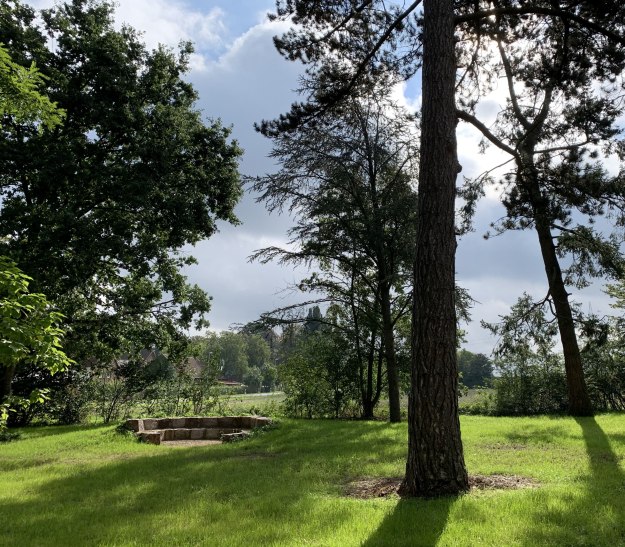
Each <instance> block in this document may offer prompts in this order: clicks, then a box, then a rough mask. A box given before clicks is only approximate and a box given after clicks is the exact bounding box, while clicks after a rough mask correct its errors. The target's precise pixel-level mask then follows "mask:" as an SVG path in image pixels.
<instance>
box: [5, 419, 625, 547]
mask: <svg viewBox="0 0 625 547" xmlns="http://www.w3.org/2000/svg"><path fill="white" fill-rule="evenodd" d="M462 429H463V440H464V445H465V454H466V460H467V465H468V467H469V472H470V473H472V474H495V473H497V474H514V475H522V476H526V477H530V478H533V479H535V480H536V481H538V482H539V483H540V486H539V487H538V488H534V489H524V490H508V491H503V490H501V491H475V492H472V493H470V494H468V495H465V496H462V497H460V498H455V499H454V498H443V499H436V500H399V499H398V498H385V499H373V500H357V499H352V498H348V497H345V496H344V487H345V485H346V484H347V483H348V482H349V481H351V480H354V479H357V478H360V477H364V476H368V477H376V476H379V477H383V476H401V475H402V473H403V469H404V462H405V456H406V426H405V424H399V425H389V424H386V423H380V422H333V421H312V422H307V421H288V420H284V421H282V422H281V423H280V424H279V426H278V427H277V428H276V429H273V430H270V431H267V432H265V433H263V434H260V435H258V436H257V437H254V438H252V439H250V440H247V441H243V442H240V443H235V444H231V445H220V446H202V447H192V448H178V447H165V446H152V445H147V444H141V443H138V442H136V441H135V440H134V438H132V437H130V436H124V435H120V434H118V433H116V432H115V430H114V428H113V427H104V426H99V427H88V428H87V427H57V428H33V429H26V430H24V432H23V435H22V438H21V440H19V441H16V442H12V443H9V444H4V445H0V519H1V524H0V530H1V533H0V544H1V545H11V546H28V545H36V546H45V545H63V546H65V545H248V546H249V545H252V546H253V545H285V546H287V545H289V546H290V545H324V546H325V545H337V546H338V545H340V546H344V545H371V546H373V545H449V546H452V545H453V546H456V545H493V546H495V545H496V546H504V545H505V546H508V545H523V546H534V545H606V546H607V545H609V546H618V545H625V503H624V502H623V500H624V499H625V415H623V414H612V415H604V416H600V417H598V418H596V419H595V420H592V419H582V420H574V419H571V418H545V417H538V418H484V417H475V416H468V417H464V418H463V420H462Z"/></svg>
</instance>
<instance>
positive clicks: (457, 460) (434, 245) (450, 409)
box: [402, 0, 468, 496]
mask: <svg viewBox="0 0 625 547" xmlns="http://www.w3.org/2000/svg"><path fill="white" fill-rule="evenodd" d="M455 76H456V60H455V42H454V11H453V0H425V2H424V32H423V72H422V81H423V92H422V97H423V106H422V125H421V162H420V173H419V198H418V209H417V212H418V214H417V242H416V245H417V250H416V263H415V276H414V307H413V335H412V346H413V357H412V359H413V363H412V379H411V391H410V405H409V411H408V413H409V416H408V460H407V463H406V477H405V479H404V482H403V485H402V489H403V491H404V492H405V493H406V494H408V495H413V496H439V495H446V494H457V493H459V492H462V491H465V490H467V489H468V476H467V471H466V468H465V465H464V454H463V450H462V441H461V438H460V421H459V417H458V373H457V363H456V360H457V356H456V310H455V305H454V285H455V252H456V236H455V227H454V202H455V196H456V176H457V174H458V172H459V169H460V166H459V164H458V158H457V145H456V122H457V118H456V108H455V91H454V86H455Z"/></svg>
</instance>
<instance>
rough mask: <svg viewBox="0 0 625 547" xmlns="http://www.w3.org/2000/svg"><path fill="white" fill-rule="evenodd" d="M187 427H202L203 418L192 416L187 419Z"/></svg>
mask: <svg viewBox="0 0 625 547" xmlns="http://www.w3.org/2000/svg"><path fill="white" fill-rule="evenodd" d="M185 427H189V428H192V429H195V428H198V427H202V418H197V417H195V416H194V417H191V418H187V419H186V420H185Z"/></svg>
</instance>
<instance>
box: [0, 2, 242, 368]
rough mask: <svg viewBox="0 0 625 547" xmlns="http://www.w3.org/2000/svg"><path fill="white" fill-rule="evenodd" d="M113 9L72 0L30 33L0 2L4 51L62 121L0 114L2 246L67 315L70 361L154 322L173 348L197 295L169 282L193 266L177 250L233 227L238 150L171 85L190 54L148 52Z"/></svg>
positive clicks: (142, 338) (147, 333)
mask: <svg viewBox="0 0 625 547" xmlns="http://www.w3.org/2000/svg"><path fill="white" fill-rule="evenodd" d="M113 14H114V13H113V6H112V4H111V3H109V2H106V1H102V2H100V1H96V2H92V1H87V0H72V1H71V2H67V3H66V4H63V5H60V6H58V7H55V8H53V9H52V10H45V11H42V12H41V17H42V22H41V26H38V24H37V23H36V21H35V16H36V13H35V12H34V11H33V10H32V9H30V8H29V7H27V6H25V5H23V4H21V3H20V2H19V0H1V1H0V36H2V39H3V41H4V42H5V44H6V47H7V50H8V51H9V52H10V53H11V55H12V56H13V59H14V61H15V62H18V63H20V64H22V65H24V66H30V63H31V61H35V62H36V63H37V67H38V68H39V70H40V71H41V74H42V75H44V76H45V78H46V80H45V82H46V87H45V91H46V92H47V93H48V95H49V97H50V99H51V100H53V101H56V102H57V103H58V105H59V106H60V107H62V108H63V109H64V110H65V113H66V114H65V123H64V124H63V126H62V127H57V128H56V129H54V131H48V132H40V131H38V127H37V124H36V123H30V122H29V121H24V120H19V119H17V118H16V117H14V116H4V117H3V119H2V122H1V123H2V126H1V128H2V133H3V138H2V139H1V140H0V164H1V165H2V169H1V171H0V195H1V201H2V205H1V207H0V233H1V234H2V235H3V236H8V237H7V239H6V240H3V243H2V245H1V247H2V249H1V250H2V252H3V253H5V254H7V255H9V256H11V257H12V258H13V259H14V260H15V261H16V262H17V263H18V264H19V265H20V267H21V268H23V270H24V271H25V272H26V273H27V274H28V275H30V276H31V277H32V278H33V282H32V284H33V288H34V289H35V290H37V291H43V292H45V293H46V294H47V296H48V297H49V298H50V299H51V300H52V301H54V303H55V304H56V305H57V306H58V307H59V308H60V310H61V311H62V312H63V313H64V315H65V316H66V317H67V323H68V325H69V326H70V327H71V332H70V335H69V337H68V349H69V350H71V351H72V354H73V356H76V357H77V358H78V357H83V356H85V355H89V354H92V353H93V352H94V350H93V348H94V347H95V348H97V349H98V350H99V351H100V352H101V354H102V355H103V358H104V359H106V358H107V355H106V350H107V349H108V350H109V354H115V353H119V352H121V350H122V349H125V348H122V346H124V345H128V344H130V342H131V341H132V342H133V344H132V345H134V346H135V348H136V349H140V348H141V346H142V345H143V346H144V347H145V345H149V344H150V343H159V342H160V341H159V340H154V337H155V336H156V335H155V334H154V330H155V325H156V324H158V328H157V329H156V330H158V329H160V334H162V335H163V336H165V335H167V336H169V337H170V338H171V337H173V338H174V339H179V338H180V328H185V327H187V326H189V325H190V324H191V322H192V320H193V319H194V318H195V319H198V318H199V319H200V320H201V319H202V317H203V314H204V313H205V312H207V311H208V309H209V306H210V304H209V298H208V297H207V295H206V294H204V293H203V292H202V291H201V290H200V289H199V288H198V287H196V286H189V285H188V284H187V282H186V279H185V278H184V276H183V275H182V274H181V273H180V269H181V267H182V266H184V265H185V264H189V263H192V262H193V258H192V257H190V256H186V255H183V254H182V253H181V252H180V251H181V249H182V247H183V246H184V245H187V244H193V243H196V242H198V241H200V240H201V239H204V238H207V237H210V236H211V235H212V234H213V233H214V232H215V229H216V227H215V223H216V219H223V220H226V221H229V222H233V223H235V222H236V218H235V216H234V213H233V207H234V205H235V203H236V201H237V200H238V198H239V196H240V193H241V190H240V185H239V179H238V174H237V162H238V158H239V156H240V154H241V151H240V149H239V148H238V147H237V145H236V143H233V142H229V140H228V136H229V131H228V130H227V129H225V128H224V127H222V126H221V124H220V123H219V122H215V121H211V122H208V123H206V122H205V121H204V120H203V119H202V116H201V115H200V113H199V112H198V111H197V110H195V109H194V102H195V100H196V99H197V94H196V92H195V90H194V89H193V87H192V86H191V85H190V84H189V83H187V82H185V81H184V79H183V75H184V73H185V72H186V70H187V68H188V60H189V55H190V54H191V52H192V48H191V46H190V45H189V44H184V45H183V46H182V48H181V49H180V51H178V52H173V51H170V50H168V49H166V48H163V47H159V48H158V49H156V50H154V51H148V50H147V49H146V47H145V46H144V44H142V43H141V41H140V39H139V36H138V34H137V33H136V32H135V31H134V30H133V29H131V28H129V27H122V28H121V29H120V30H115V28H114V26H113ZM50 36H51V37H52V38H53V40H54V47H53V48H52V49H49V48H48V47H47V42H48V40H49V37H50ZM163 294H168V295H169V296H168V299H164V298H163ZM158 334H159V333H157V335H158Z"/></svg>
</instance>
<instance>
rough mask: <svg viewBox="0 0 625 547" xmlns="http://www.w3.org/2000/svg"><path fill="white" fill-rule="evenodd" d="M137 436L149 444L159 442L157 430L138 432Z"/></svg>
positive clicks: (159, 435)
mask: <svg viewBox="0 0 625 547" xmlns="http://www.w3.org/2000/svg"><path fill="white" fill-rule="evenodd" d="M139 438H140V439H141V440H142V441H144V442H146V443H150V444H161V434H160V432H158V431H144V432H143V433H139Z"/></svg>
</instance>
